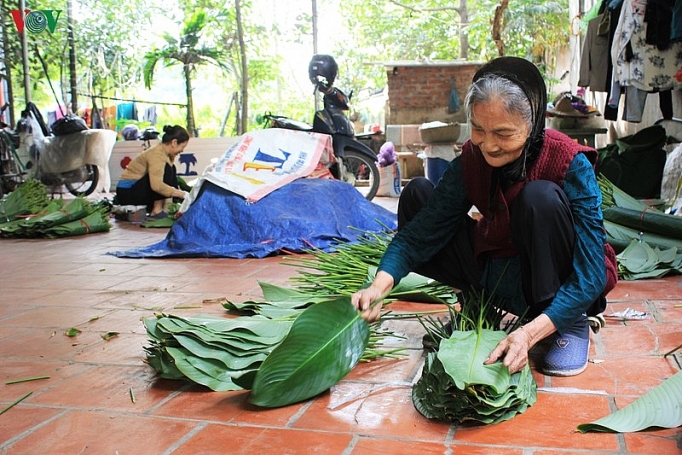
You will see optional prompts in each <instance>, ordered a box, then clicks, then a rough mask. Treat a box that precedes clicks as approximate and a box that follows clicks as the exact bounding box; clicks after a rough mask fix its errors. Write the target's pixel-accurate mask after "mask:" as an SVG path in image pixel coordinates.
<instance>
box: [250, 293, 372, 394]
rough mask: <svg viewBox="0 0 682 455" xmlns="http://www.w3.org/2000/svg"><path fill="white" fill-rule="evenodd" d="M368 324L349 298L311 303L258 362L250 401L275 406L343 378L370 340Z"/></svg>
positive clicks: (328, 386)
mask: <svg viewBox="0 0 682 455" xmlns="http://www.w3.org/2000/svg"><path fill="white" fill-rule="evenodd" d="M369 332H370V329H369V324H368V323H367V321H365V320H364V319H362V318H361V317H360V312H358V311H357V309H356V308H355V307H354V306H353V305H352V304H351V303H350V297H341V298H338V299H335V300H329V301H326V302H321V303H316V304H314V305H312V306H310V307H309V308H307V309H306V310H305V311H303V312H302V313H301V314H300V315H299V316H298V317H297V318H296V320H295V321H294V323H293V325H292V326H291V330H290V331H289V334H288V335H287V336H286V338H284V340H283V341H282V343H281V344H280V345H279V346H277V347H276V348H275V349H274V350H273V351H272V352H271V353H270V355H269V356H268V358H267V359H265V361H263V363H262V364H261V367H260V369H259V370H258V372H257V373H256V377H255V379H254V381H253V386H252V389H251V394H250V397H249V401H250V402H251V403H253V404H255V405H257V406H263V407H280V406H286V405H289V404H293V403H297V402H300V401H303V400H306V399H308V398H311V397H314V396H316V395H318V394H320V393H322V392H324V391H325V390H327V389H329V388H330V387H331V386H333V385H334V384H336V383H337V382H338V381H340V380H341V379H343V378H344V377H345V376H346V375H347V374H348V373H349V372H350V371H351V370H352V369H353V367H355V365H357V363H358V361H359V360H360V358H361V357H362V355H363V353H364V351H365V348H366V347H367V345H368V343H369Z"/></svg>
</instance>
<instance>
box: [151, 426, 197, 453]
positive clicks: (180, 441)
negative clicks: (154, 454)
mask: <svg viewBox="0 0 682 455" xmlns="http://www.w3.org/2000/svg"><path fill="white" fill-rule="evenodd" d="M207 426H208V424H207V423H199V425H195V426H194V427H192V428H190V430H189V431H188V432H187V433H185V434H184V435H183V436H182V437H181V438H180V439H178V440H176V441H175V442H174V443H173V444H172V445H171V446H170V447H169V448H168V449H166V450H165V451H164V452H163V453H162V455H170V454H172V453H173V452H175V451H176V450H177V449H179V448H181V447H182V446H183V445H185V443H187V441H190V440H191V439H192V438H193V437H194V436H196V435H197V434H198V433H199V432H200V431H202V430H203V429H204V428H206V427H207Z"/></svg>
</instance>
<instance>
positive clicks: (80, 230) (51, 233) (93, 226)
mask: <svg viewBox="0 0 682 455" xmlns="http://www.w3.org/2000/svg"><path fill="white" fill-rule="evenodd" d="M110 229H111V224H109V217H108V216H107V215H105V214H103V213H101V212H93V213H91V214H90V215H88V216H86V217H85V218H81V219H79V220H76V221H71V222H69V223H64V224H59V225H57V226H52V227H51V228H48V229H45V231H44V234H45V237H48V238H51V239H54V238H58V237H70V236H74V235H84V234H93V233H95V232H107V231H109V230H110Z"/></svg>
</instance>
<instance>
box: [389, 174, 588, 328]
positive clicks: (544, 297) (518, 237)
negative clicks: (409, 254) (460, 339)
mask: <svg viewBox="0 0 682 455" xmlns="http://www.w3.org/2000/svg"><path fill="white" fill-rule="evenodd" d="M433 188H434V185H433V184H432V183H431V182H430V181H429V180H427V179H425V178H416V179H412V180H411V181H410V183H408V184H407V185H406V186H405V188H403V190H402V192H401V195H400V201H399V203H398V229H399V230H400V228H401V227H402V226H404V225H405V224H406V223H408V222H409V221H410V220H411V219H412V218H413V217H414V216H415V215H416V214H417V212H418V211H419V210H420V209H421V208H422V207H423V206H424V204H425V203H426V201H428V199H429V197H431V194H432V193H433ZM536 214H537V215H539V216H536ZM510 215H511V230H512V236H513V240H514V243H515V244H516V247H517V249H518V251H519V259H520V263H521V280H522V284H523V292H524V297H525V300H526V302H527V304H528V305H529V306H530V308H529V310H530V311H529V313H530V314H529V316H530V315H531V314H539V313H540V312H542V310H543V309H544V308H545V307H546V306H547V305H549V303H550V302H551V301H552V299H553V298H554V296H555V295H556V293H557V291H558V290H559V288H560V286H561V284H562V283H563V282H564V281H565V280H566V279H567V278H568V276H569V275H570V273H571V272H572V271H573V245H574V242H575V230H574V228H573V216H572V214H571V210H570V204H569V201H568V198H567V197H566V194H565V193H564V192H563V191H562V190H561V188H560V187H559V186H558V185H556V184H555V183H553V182H549V181H544V180H536V181H532V182H529V183H527V184H526V185H525V186H524V188H523V190H522V191H521V192H520V193H519V194H518V196H517V197H516V199H515V200H514V203H513V204H512V206H511V213H510ZM475 223H476V222H475V220H473V219H471V218H470V217H467V221H466V223H463V224H462V228H460V229H458V231H457V232H456V233H455V236H454V238H453V239H452V240H451V241H450V242H449V243H448V244H447V245H445V246H444V247H443V249H441V250H440V251H439V252H438V253H437V254H436V255H435V256H434V257H433V258H431V260H430V261H429V262H427V263H425V264H423V265H422V266H420V267H419V268H418V269H417V270H415V272H416V273H419V274H421V275H424V276H428V277H430V278H433V279H435V280H437V281H440V282H441V283H444V284H448V285H450V286H453V287H455V288H457V289H460V290H463V291H465V290H468V289H475V290H481V289H482V285H481V281H482V280H481V278H482V276H481V273H482V272H481V270H480V268H479V264H478V263H477V261H476V259H475V257H474V250H473V245H474V241H473V239H474V236H473V228H474V225H475Z"/></svg>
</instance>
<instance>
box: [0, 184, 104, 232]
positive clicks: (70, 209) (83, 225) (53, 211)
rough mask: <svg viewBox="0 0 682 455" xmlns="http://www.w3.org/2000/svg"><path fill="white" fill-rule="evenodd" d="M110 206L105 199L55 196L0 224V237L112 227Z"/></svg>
mask: <svg viewBox="0 0 682 455" xmlns="http://www.w3.org/2000/svg"><path fill="white" fill-rule="evenodd" d="M24 185H25V184H24ZM24 185H22V186H21V187H20V188H23V187H24ZM12 194H14V193H12ZM110 210H111V208H110V206H109V205H108V204H107V203H105V202H91V201H88V200H87V199H84V198H83V197H77V198H75V199H73V200H71V201H69V202H68V203H67V202H66V201H64V199H55V200H51V201H49V203H48V204H47V206H46V207H44V208H43V209H41V211H40V212H38V213H36V212H34V213H33V214H31V215H24V216H23V217H17V219H15V220H13V221H9V222H6V223H2V224H0V237H12V238H38V237H48V238H58V237H68V236H73V235H83V234H90V233H94V232H105V231H108V230H109V229H111V225H110V224H109V212H110Z"/></svg>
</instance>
